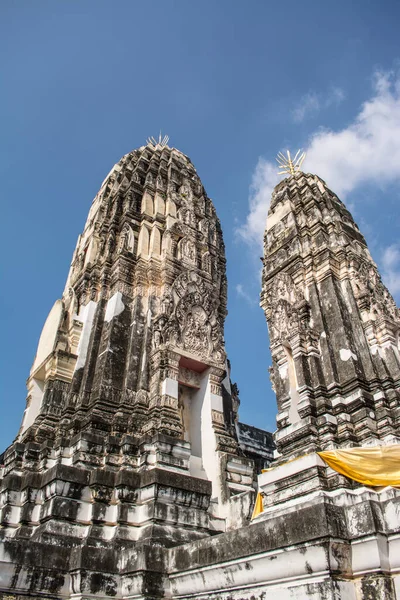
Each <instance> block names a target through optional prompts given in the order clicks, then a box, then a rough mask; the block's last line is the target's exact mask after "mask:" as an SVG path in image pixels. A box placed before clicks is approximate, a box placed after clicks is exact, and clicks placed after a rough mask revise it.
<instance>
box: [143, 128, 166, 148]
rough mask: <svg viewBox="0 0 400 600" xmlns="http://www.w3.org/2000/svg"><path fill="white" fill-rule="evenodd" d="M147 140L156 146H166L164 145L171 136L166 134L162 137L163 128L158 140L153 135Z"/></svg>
mask: <svg viewBox="0 0 400 600" xmlns="http://www.w3.org/2000/svg"><path fill="white" fill-rule="evenodd" d="M146 142H147V143H148V144H150V145H151V146H154V148H155V147H156V146H161V148H164V146H166V145H167V144H168V142H169V137H168V135H164V137H162V135H161V129H160V133H159V135H158V140H156V138H155V137H153V136H151V137H148V138H147V140H146Z"/></svg>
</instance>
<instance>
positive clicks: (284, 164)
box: [276, 150, 306, 175]
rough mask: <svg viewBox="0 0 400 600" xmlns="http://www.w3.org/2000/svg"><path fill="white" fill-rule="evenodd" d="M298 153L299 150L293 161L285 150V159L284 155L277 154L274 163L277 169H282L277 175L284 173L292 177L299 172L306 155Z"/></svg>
mask: <svg viewBox="0 0 400 600" xmlns="http://www.w3.org/2000/svg"><path fill="white" fill-rule="evenodd" d="M300 152H301V150H298V151H297V153H296V156H295V157H294V159H293V160H292V157H291V156H290V152H289V150H287V157H286V156H285V155H284V154H282V152H278V156H277V158H276V161H277V163H278V165H279V167H280V168H281V169H282V171H279V172H278V175H284V174H286V173H288V174H289V175H294V174H295V173H296V172H297V171H300V170H301V165H302V164H303V161H304V159H305V157H306V153H305V152H301V154H300Z"/></svg>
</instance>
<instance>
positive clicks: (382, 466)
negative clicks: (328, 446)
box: [318, 444, 400, 487]
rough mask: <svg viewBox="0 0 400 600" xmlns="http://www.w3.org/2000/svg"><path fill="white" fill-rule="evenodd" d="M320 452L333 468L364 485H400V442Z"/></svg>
mask: <svg viewBox="0 0 400 600" xmlns="http://www.w3.org/2000/svg"><path fill="white" fill-rule="evenodd" d="M318 454H319V456H320V457H321V458H322V459H323V460H324V461H325V462H326V463H327V464H328V465H329V466H330V467H331V468H332V469H334V470H335V471H337V472H338V473H341V474H342V475H345V476H346V477H349V478H350V479H353V480H354V481H358V482H359V483H363V484H364V485H372V486H386V485H392V486H393V487H395V486H400V444H396V445H393V446H373V447H369V448H346V449H345V450H327V451H326V452H318Z"/></svg>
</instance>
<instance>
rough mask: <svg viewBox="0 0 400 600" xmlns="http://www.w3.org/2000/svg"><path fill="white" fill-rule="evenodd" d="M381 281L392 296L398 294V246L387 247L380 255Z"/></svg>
mask: <svg viewBox="0 0 400 600" xmlns="http://www.w3.org/2000/svg"><path fill="white" fill-rule="evenodd" d="M381 264H382V279H383V281H384V283H385V285H386V286H387V288H388V289H389V291H390V293H391V294H393V296H396V295H397V294H400V244H392V245H391V246H388V247H387V248H386V249H385V250H384V251H383V253H382V259H381Z"/></svg>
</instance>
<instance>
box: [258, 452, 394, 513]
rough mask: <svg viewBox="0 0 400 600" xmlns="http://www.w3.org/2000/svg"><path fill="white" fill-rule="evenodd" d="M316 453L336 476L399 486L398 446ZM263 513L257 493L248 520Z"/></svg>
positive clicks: (367, 482)
mask: <svg viewBox="0 0 400 600" xmlns="http://www.w3.org/2000/svg"><path fill="white" fill-rule="evenodd" d="M317 454H319V456H320V457H321V458H322V459H323V460H324V461H325V462H326V464H327V465H329V466H330V467H331V468H332V469H334V470H335V471H337V472H338V473H341V474H342V475H345V476H346V477H349V478H350V479H353V480H354V481H358V482H359V483H363V484H364V485H371V486H375V487H380V486H387V485H391V486H393V487H398V486H400V444H395V445H392V446H373V447H368V448H346V449H345V450H327V451H325V452H318V453H317ZM298 458H301V457H300V456H299V457H298ZM294 460H297V459H294ZM288 462H292V461H288ZM285 464H286V463H285ZM271 470H272V469H264V470H263V471H262V472H263V473H265V472H266V471H271ZM262 512H263V502H262V496H261V493H260V492H258V494H257V498H256V503H255V505H254V510H253V515H252V517H251V518H252V519H254V518H255V517H257V516H258V515H259V514H261V513H262Z"/></svg>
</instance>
